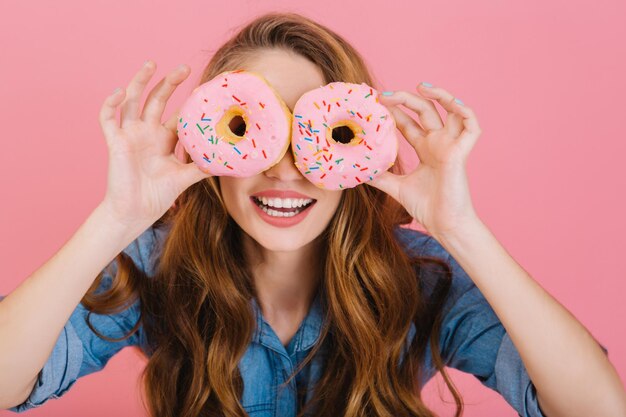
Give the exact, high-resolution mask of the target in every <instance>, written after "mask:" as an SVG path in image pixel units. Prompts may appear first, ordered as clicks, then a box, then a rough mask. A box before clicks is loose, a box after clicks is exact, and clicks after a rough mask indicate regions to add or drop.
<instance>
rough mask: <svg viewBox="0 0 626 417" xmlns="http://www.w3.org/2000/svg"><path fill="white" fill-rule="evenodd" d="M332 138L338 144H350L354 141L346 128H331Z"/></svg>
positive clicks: (352, 133) (350, 130) (350, 131)
mask: <svg viewBox="0 0 626 417" xmlns="http://www.w3.org/2000/svg"><path fill="white" fill-rule="evenodd" d="M332 138H333V139H334V140H335V141H337V142H339V143H350V142H351V141H352V139H354V132H353V131H352V129H350V128H349V127H348V126H337V127H335V128H333V131H332Z"/></svg>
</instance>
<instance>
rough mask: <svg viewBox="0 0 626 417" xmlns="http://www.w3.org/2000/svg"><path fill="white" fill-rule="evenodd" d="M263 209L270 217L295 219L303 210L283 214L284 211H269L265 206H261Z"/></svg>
mask: <svg viewBox="0 0 626 417" xmlns="http://www.w3.org/2000/svg"><path fill="white" fill-rule="evenodd" d="M261 209H262V210H263V211H264V212H266V213H267V214H269V215H270V216H274V217H293V216H295V215H296V214H298V213H300V211H301V210H296V211H291V212H287V213H285V212H283V211H276V210H272V209H268V208H267V207H265V206H261Z"/></svg>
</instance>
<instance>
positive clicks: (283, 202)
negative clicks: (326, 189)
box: [258, 197, 313, 208]
mask: <svg viewBox="0 0 626 417" xmlns="http://www.w3.org/2000/svg"><path fill="white" fill-rule="evenodd" d="M258 199H260V200H261V201H262V202H263V204H265V205H266V206H270V207H275V208H296V207H302V206H304V205H306V204H309V203H310V202H312V201H313V200H312V199H310V198H307V199H304V198H267V197H258Z"/></svg>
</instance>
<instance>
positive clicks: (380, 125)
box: [291, 82, 398, 190]
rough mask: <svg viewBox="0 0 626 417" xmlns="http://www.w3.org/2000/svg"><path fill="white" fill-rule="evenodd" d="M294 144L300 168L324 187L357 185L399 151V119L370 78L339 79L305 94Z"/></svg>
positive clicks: (297, 112) (300, 101)
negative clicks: (364, 80)
mask: <svg viewBox="0 0 626 417" xmlns="http://www.w3.org/2000/svg"><path fill="white" fill-rule="evenodd" d="M293 114H294V118H293V126H292V132H293V134H292V140H291V149H292V151H293V154H294V158H295V161H296V162H295V164H296V167H297V168H298V170H299V171H300V172H301V173H302V174H303V175H304V176H305V177H306V178H307V179H308V180H309V181H311V182H312V183H313V184H315V185H316V186H317V187H319V188H326V189H330V190H338V189H344V188H352V187H356V186H357V185H359V184H362V183H365V182H367V181H370V180H372V179H374V178H375V177H377V176H379V175H380V174H382V173H383V172H385V171H386V170H387V169H389V168H390V167H391V166H392V165H393V164H394V163H395V159H396V156H397V154H398V137H397V136H396V133H395V129H396V123H395V120H394V119H393V117H391V114H390V113H389V110H387V108H386V107H385V106H383V105H382V104H380V103H379V101H378V91H376V90H374V89H373V88H372V87H370V86H368V85H367V84H365V83H361V84H352V83H344V82H333V83H330V84H326V85H325V86H322V87H319V88H316V89H314V90H311V91H309V92H307V93H305V94H304V95H303V96H302V97H300V99H298V101H297V103H296V105H295V106H294V109H293Z"/></svg>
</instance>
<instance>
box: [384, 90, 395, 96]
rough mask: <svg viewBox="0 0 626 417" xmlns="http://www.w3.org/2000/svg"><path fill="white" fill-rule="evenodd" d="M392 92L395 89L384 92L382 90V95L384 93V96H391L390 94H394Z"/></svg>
mask: <svg viewBox="0 0 626 417" xmlns="http://www.w3.org/2000/svg"><path fill="white" fill-rule="evenodd" d="M392 94H393V91H383V92H382V95H383V96H390V95H392Z"/></svg>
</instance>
